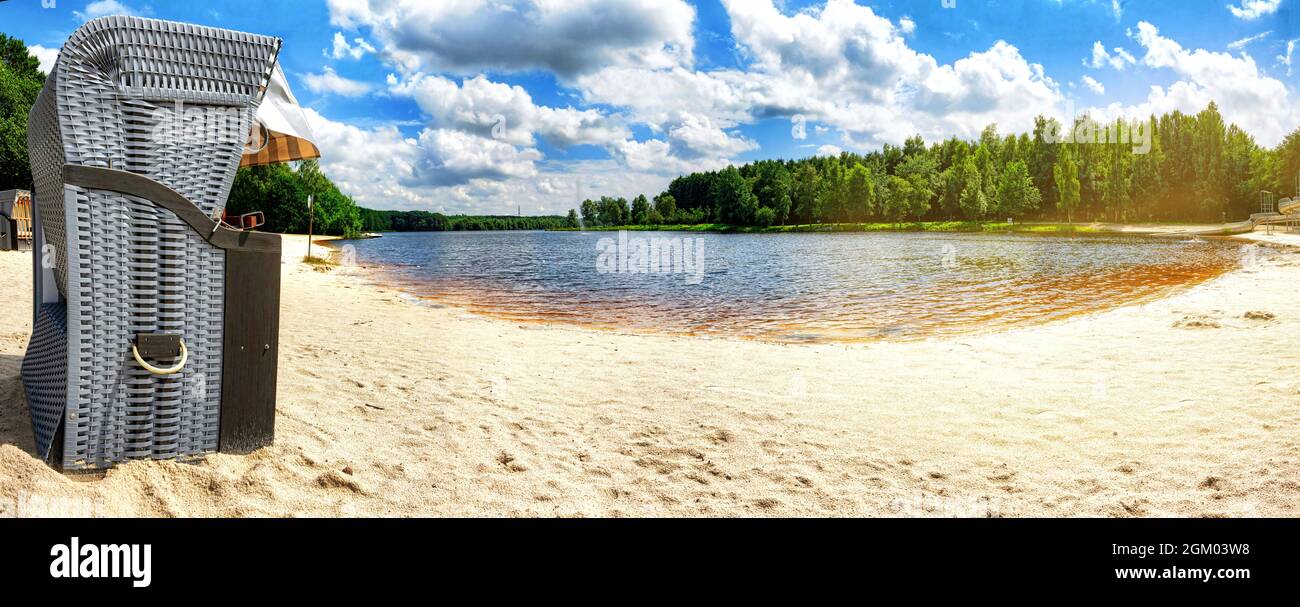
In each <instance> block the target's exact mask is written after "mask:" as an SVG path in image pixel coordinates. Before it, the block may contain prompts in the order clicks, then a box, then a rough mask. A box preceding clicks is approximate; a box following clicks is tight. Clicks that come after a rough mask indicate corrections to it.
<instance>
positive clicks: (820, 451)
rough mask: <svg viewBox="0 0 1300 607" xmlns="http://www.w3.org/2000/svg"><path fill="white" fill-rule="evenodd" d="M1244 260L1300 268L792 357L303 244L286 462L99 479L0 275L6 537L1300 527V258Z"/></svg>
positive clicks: (291, 326)
mask: <svg viewBox="0 0 1300 607" xmlns="http://www.w3.org/2000/svg"><path fill="white" fill-rule="evenodd" d="M1250 239H1251V240H1256V241H1264V242H1269V243H1271V244H1274V245H1282V246H1283V247H1285V248H1281V249H1276V250H1273V249H1270V250H1268V251H1267V252H1266V253H1265V254H1262V255H1261V259H1260V263H1259V265H1258V266H1257V267H1253V268H1246V269H1239V270H1234V271H1231V272H1228V273H1227V274H1224V275H1221V276H1219V277H1216V278H1213V279H1211V280H1209V281H1207V282H1205V283H1202V284H1200V285H1197V286H1194V287H1190V288H1189V289H1187V290H1186V291H1183V292H1179V293H1176V294H1173V295H1171V296H1167V297H1163V298H1160V299H1156V300H1154V301H1150V302H1144V303H1140V304H1134V305H1127V306H1122V307H1120V308H1114V309H1110V310H1105V311H1100V312H1097V313H1095V314H1091V315H1087V316H1083V317H1075V318H1070V319H1065V320H1061V321H1059V322H1053V323H1049V324H1045V325H1034V326H1030V327H1022V328H1016V329H1012V330H1009V331H1004V332H999V333H991V334H975V335H968V336H959V337H945V338H939V339H933V340H926V341H919V342H872V343H864V344H839V343H822V344H773V343H766V342H753V341H745V340H728V339H709V338H704V339H701V338H699V337H680V336H672V335H644V334H625V333H615V332H603V331H592V330H589V329H585V328H579V327H573V326H567V325H555V324H540V325H523V324H520V323H518V322H513V321H506V320H499V319H495V318H489V317H484V316H482V315H478V314H471V313H469V312H466V311H464V310H460V309H457V308H452V307H434V306H426V305H412V302H411V301H409V298H408V297H407V296H404V295H403V294H402V293H401V291H399V290H397V289H394V288H390V287H384V286H380V285H376V284H371V283H370V282H368V280H367V278H366V277H365V275H364V274H365V272H366V271H367V270H366V269H365V268H334V269H328V270H321V269H317V268H313V267H312V266H309V265H307V264H303V263H300V261H301V259H302V256H303V253H305V244H306V243H305V237H296V236H287V237H285V256H284V261H285V264H284V266H283V280H284V286H283V294H282V311H281V315H282V320H281V367H280V384H279V407H278V411H277V442H276V444H275V445H274V446H272V447H270V448H267V449H264V450H262V451H259V452H257V453H255V454H253V455H250V456H232V455H225V454H216V455H213V456H210V457H209V458H208V459H207V460H206V461H205V462H204V463H202V464H199V465H186V464H177V463H174V462H132V463H129V464H126V465H124V466H120V467H118V468H115V469H113V470H111V471H109V472H107V473H105V474H103V475H102V476H101V477H99V478H96V479H79V480H78V479H71V478H69V477H65V476H64V475H61V474H59V473H57V472H55V471H53V470H51V469H49V468H48V467H47V466H45V465H44V464H43V463H42V462H40V461H39V460H37V459H36V458H34V457H33V456H31V455H30V453H31V442H32V439H31V431H30V426H29V425H28V419H27V412H26V408H25V407H24V406H23V405H22V396H21V386H20V384H19V383H18V381H17V380H16V377H17V369H18V364H19V361H20V359H21V353H22V351H23V350H24V349H25V345H26V339H27V335H28V332H29V331H30V316H31V315H30V304H29V290H30V276H24V271H26V274H30V272H29V271H27V269H28V268H29V267H30V258H28V257H26V254H21V253H0V270H2V271H3V272H4V274H5V275H13V277H14V278H15V280H14V282H15V283H16V284H13V285H12V286H13V289H12V290H11V291H9V292H7V293H5V294H4V295H0V297H3V298H4V299H3V301H2V302H0V303H2V304H3V305H2V306H0V322H2V323H4V324H3V325H0V326H3V327H4V329H3V331H0V516H3V515H8V514H13V513H18V514H35V513H36V512H33V509H34V508H35V506H34V505H39V504H44V505H47V506H49V505H52V506H50V507H49V508H47V509H55V508H59V507H63V508H65V509H71V510H72V513H73V514H95V515H108V516H422V515H480V516H481V515H496V516H623V515H649V516H700V515H703V516H864V515H865V516H871V515H875V516H1297V515H1300V472H1298V471H1297V467H1296V466H1295V465H1294V464H1295V462H1296V461H1297V458H1300V447H1297V444H1296V441H1295V439H1294V435H1293V432H1292V431H1291V429H1292V428H1294V427H1295V424H1296V422H1297V421H1300V380H1296V379H1293V378H1294V369H1295V368H1297V366H1298V365H1300V348H1297V347H1296V346H1295V344H1294V343H1293V342H1294V340H1293V339H1289V338H1288V336H1294V335H1296V334H1300V314H1295V313H1294V312H1293V310H1294V309H1295V306H1294V303H1293V301H1294V298H1293V290H1294V289H1293V285H1295V284H1297V281H1300V253H1297V250H1296V249H1294V248H1292V247H1294V245H1297V244H1300V238H1296V237H1295V236H1294V235H1276V236H1274V237H1272V238H1265V237H1263V236H1262V235H1252V237H1251V238H1250ZM321 241H322V239H321V238H318V239H316V242H317V243H321ZM1252 312H1263V313H1268V314H1273V315H1274V317H1273V318H1272V319H1262V318H1263V316H1260V318H1261V319H1247V318H1245V317H1244V316H1245V315H1246V314H1247V313H1252ZM24 504H26V506H24ZM6 508H8V509H9V510H6Z"/></svg>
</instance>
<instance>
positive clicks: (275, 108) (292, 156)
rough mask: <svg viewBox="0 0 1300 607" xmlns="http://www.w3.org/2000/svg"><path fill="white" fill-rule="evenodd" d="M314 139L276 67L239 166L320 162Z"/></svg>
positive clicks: (277, 65)
mask: <svg viewBox="0 0 1300 607" xmlns="http://www.w3.org/2000/svg"><path fill="white" fill-rule="evenodd" d="M313 139H314V137H313V136H312V134H311V126H310V125H308V124H307V117H306V116H304V115H303V112H302V107H301V106H299V105H298V100H297V99H295V98H294V96H293V91H292V90H290V89H289V81H288V80H287V79H285V77H284V70H282V69H280V65H279V64H278V63H277V64H276V66H275V69H274V70H273V71H272V73H271V78H270V82H269V83H268V84H267V87H266V95H265V97H263V99H262V105H261V106H260V107H259V108H258V109H257V118H256V120H255V121H254V124H253V130H252V132H251V133H250V134H249V142H248V146H247V147H246V148H245V152H244V157H243V159H242V160H241V161H240V163H239V166H241V167H248V166H257V165H259V164H274V163H279V162H291V161H294V160H308V159H312V158H320V150H319V149H318V148H317V147H316V144H315V143H313V142H312V141H313Z"/></svg>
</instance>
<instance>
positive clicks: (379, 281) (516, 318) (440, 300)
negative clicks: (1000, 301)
mask: <svg viewBox="0 0 1300 607" xmlns="http://www.w3.org/2000/svg"><path fill="white" fill-rule="evenodd" d="M1122 227H1130V228H1131V227H1134V226H1122ZM613 229H616V228H611V230H613ZM547 231H555V230H547ZM560 231H563V230H560ZM596 231H608V230H596ZM992 233H993V232H986V234H992ZM1031 234H1036V235H1039V236H1044V237H1053V236H1058V237H1059V236H1067V235H1078V236H1106V235H1111V236H1114V235H1123V236H1134V237H1166V238H1175V237H1181V238H1186V237H1189V236H1193V237H1198V238H1207V239H1211V240H1224V241H1229V242H1233V241H1235V242H1240V243H1242V244H1243V245H1244V244H1248V243H1254V244H1258V245H1260V246H1266V247H1280V248H1287V247H1300V238H1296V239H1295V242H1294V243H1289V241H1288V240H1287V237H1286V236H1285V235H1283V237H1282V240H1280V241H1277V242H1275V243H1270V242H1267V241H1264V240H1260V239H1255V238H1252V237H1251V235H1250V234H1246V235H1230V236H1220V235H1209V236H1198V235H1195V234H1187V233H1181V232H1177V233H1170V232H1164V233H1147V232H1124V231H1119V230H1116V231H1113V232H1109V233H1102V232H1092V233H1077V234H1067V233H1050V232H1038V233H1031ZM1261 236H1262V235H1261ZM349 240H350V239H345V238H342V237H336V236H317V237H315V238H314V239H313V242H315V243H316V244H317V245H318V246H320V245H324V246H325V248H326V249H327V250H330V251H332V253H333V255H334V257H335V258H336V259H337V257H338V256H339V255H341V251H340V250H339V248H338V244H339V243H346V242H348V241H349ZM398 267H400V266H393V265H388V264H384V263H382V262H372V263H369V264H363V265H358V266H356V267H355V268H354V269H356V270H359V271H360V272H359V275H360V276H361V277H362V279H363V280H365V281H366V282H367V284H368V285H370V286H373V287H377V288H381V289H391V290H395V291H397V292H399V293H401V294H402V295H403V296H404V297H407V298H409V299H410V300H411V301H412V302H413V303H416V304H418V305H428V306H434V307H450V308H454V309H457V310H460V311H462V312H464V313H467V314H474V315H477V316H482V317H484V318H490V319H494V320H499V321H502V322H509V323H521V324H527V325H535V326H542V327H544V326H547V325H560V326H565V327H572V328H576V329H582V330H589V331H597V332H601V333H610V334H615V335H658V336H670V337H682V338H689V339H706V340H720V341H741V342H751V343H764V344H775V345H817V344H872V343H883V342H898V343H910V342H922V341H931V340H936V339H956V338H961V337H967V336H974V335H988V334H997V333H1002V332H1006V331H1013V330H1017V329H1021V328H1032V327H1038V326H1048V325H1052V324H1057V323H1063V322H1070V321H1072V320H1075V319H1078V318H1087V317H1089V316H1093V315H1096V314H1104V313H1106V312H1108V311H1110V310H1114V309H1117V308H1123V307H1128V306H1134V305H1142V304H1144V303H1149V302H1153V301H1159V300H1160V299H1164V298H1168V297H1175V296H1177V295H1179V294H1181V293H1184V292H1186V291H1188V290H1189V289H1193V288H1195V287H1197V286H1199V285H1202V284H1205V283H1206V282H1209V281H1213V280H1216V279H1218V278H1220V277H1222V276H1224V275H1226V274H1229V273H1231V272H1234V271H1236V270H1237V269H1238V267H1237V266H1231V267H1228V268H1226V269H1224V270H1222V271H1221V272H1219V273H1217V274H1214V275H1212V276H1209V277H1205V278H1199V279H1195V280H1189V281H1187V282H1184V283H1181V284H1178V285H1174V286H1168V287H1164V288H1162V289H1160V290H1159V291H1158V292H1152V293H1145V294H1136V295H1133V296H1132V297H1130V298H1127V299H1124V300H1122V301H1119V302H1112V303H1109V304H1107V305H1102V306H1099V307H1095V308H1082V309H1079V310H1076V311H1073V312H1068V313H1064V314H1058V315H1055V316H1053V317H1050V318H1036V319H1032V320H1025V321H1023V322H1021V323H1019V324H1009V325H992V326H979V325H962V327H961V328H953V329H949V330H946V331H943V332H937V333H927V334H917V335H912V336H904V335H895V334H883V335H880V336H873V337H858V338H843V337H835V336H827V337H824V338H812V339H793V338H792V339H778V338H767V337H761V336H755V335H735V334H719V333H709V332H688V331H673V330H669V329H663V328H642V327H627V326H623V325H620V324H618V323H615V322H608V321H607V322H578V321H570V320H566V319H564V318H538V317H536V316H530V315H528V314H526V313H519V314H510V313H506V312H502V311H500V310H498V309H495V308H493V307H491V306H490V305H488V304H484V303H482V302H480V301H475V300H472V299H457V298H453V297H445V296H435V295H423V294H420V293H418V292H417V291H416V289H417V287H416V285H413V284H411V283H409V282H406V281H403V280H402V279H401V278H399V277H398V276H396V275H395V274H394V273H393V272H395V271H396V270H397V268H398Z"/></svg>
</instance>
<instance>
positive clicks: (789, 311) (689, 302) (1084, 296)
mask: <svg viewBox="0 0 1300 607" xmlns="http://www.w3.org/2000/svg"><path fill="white" fill-rule="evenodd" d="M638 239H641V240H638ZM652 239H658V240H657V242H655V243H654V245H655V250H654V252H655V257H656V259H659V260H663V251H664V249H667V250H668V251H670V256H671V258H670V259H669V260H668V263H661V264H659V265H660V267H659V268H658V269H657V270H658V271H653V270H654V268H652V267H651V266H650V265H649V264H648V263H646V262H645V261H644V260H645V258H646V253H647V252H648V251H647V249H649V248H650V245H651V240H652ZM347 245H351V246H355V247H356V249H355V253H356V260H357V262H358V263H362V264H367V265H369V264H378V265H381V266H382V270H381V272H382V274H381V276H382V278H383V280H384V281H386V282H390V283H396V284H397V285H398V286H400V287H401V288H403V289H404V290H406V291H408V292H410V293H412V294H414V295H416V296H419V297H422V298H427V299H429V300H433V301H437V302H442V303H447V304H452V305H457V306H463V307H466V308H469V309H471V310H473V311H476V312H480V313H486V314H490V315H494V316H498V317H505V318H510V319H513V320H519V321H551V322H553V321H562V322H569V323H574V324H579V325H588V326H595V327H606V328H617V329H624V330H637V331H642V330H644V331H655V332H667V333H674V334H691V335H697V334H710V335H725V336H737V337H744V338H754V339H762V340H770V341H785V342H799V341H871V340H879V339H912V338H921V337H928V336H934V335H947V334H954V333H963V332H970V331H976V330H984V329H995V328H1000V327H1007V326H1015V325H1022V324H1026V323H1034V322H1044V321H1049V320H1054V319H1059V318H1063V317H1066V316H1070V315H1075V314H1080V313H1086V312H1092V311H1097V310H1101V309H1106V308H1110V307H1114V306H1117V305H1121V304H1124V303H1129V302H1134V301H1138V300H1144V299H1148V298H1152V297H1156V296H1159V295H1163V294H1166V293H1168V292H1169V291H1170V290H1172V289H1176V288H1179V287H1183V286H1187V285H1192V284H1196V283H1199V282H1202V281H1204V280H1206V279H1208V278H1212V277H1214V276H1217V275H1219V274H1221V273H1223V272H1224V271H1226V270H1228V269H1230V268H1232V267H1234V266H1235V265H1237V264H1239V263H1240V258H1241V254H1242V253H1241V244H1240V243H1236V242H1232V241H1226V240H1216V239H1209V240H1200V239H1186V238H1150V237H1138V236H1122V235H1078V236H1040V235H1031V234H924V233H868V234H829V233H824V234H694V233H680V232H630V233H626V234H625V237H623V238H620V235H619V234H618V233H613V232H462V233H445V232H444V233H415V234H387V235H385V236H384V237H383V238H380V239H375V240H363V241H350V242H346V243H341V244H340V246H347ZM678 251H680V252H681V254H677V253H678ZM697 260H698V261H699V262H701V263H702V269H700V268H697V267H695V263H696V262H697ZM637 270H643V271H645V272H644V273H643V272H640V271H637Z"/></svg>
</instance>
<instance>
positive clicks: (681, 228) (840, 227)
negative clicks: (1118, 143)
mask: <svg viewBox="0 0 1300 607" xmlns="http://www.w3.org/2000/svg"><path fill="white" fill-rule="evenodd" d="M1242 227H1243V224H1242V223H1241V222H1236V223H1225V224H1204V223H1159V222H1155V223H1110V222H1076V223H1060V222H1044V221H1025V222H1012V223H1007V222H998V221H923V222H915V221H911V222H898V223H824V224H801V225H784V226H767V227H761V226H736V225H728V224H715V223H706V224H695V225H690V224H669V225H628V226H593V227H578V228H553V229H550V230H547V231H550V232H618V231H628V232H708V233H715V234H802V233H832V234H861V233H878V232H887V233H894V232H896V233H920V232H924V233H960V234H978V233H1008V234H1009V233H1015V234H1046V235H1060V234H1076V235H1095V234H1131V235H1134V236H1222V237H1230V236H1236V235H1239V234H1242V233H1243V232H1242ZM394 233H400V232H394ZM1247 233H1248V232H1247Z"/></svg>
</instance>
